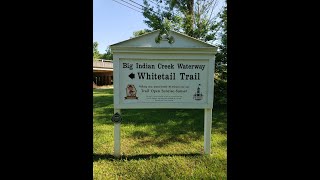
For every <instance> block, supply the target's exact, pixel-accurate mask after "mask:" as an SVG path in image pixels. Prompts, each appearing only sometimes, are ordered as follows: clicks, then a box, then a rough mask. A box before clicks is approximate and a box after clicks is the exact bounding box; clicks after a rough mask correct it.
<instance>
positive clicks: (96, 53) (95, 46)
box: [93, 42, 100, 59]
mask: <svg viewBox="0 0 320 180" xmlns="http://www.w3.org/2000/svg"><path fill="white" fill-rule="evenodd" d="M98 45H99V44H98V42H93V59H99V58H100V54H99V50H98Z"/></svg>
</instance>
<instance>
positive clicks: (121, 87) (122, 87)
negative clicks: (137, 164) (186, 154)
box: [110, 30, 217, 157]
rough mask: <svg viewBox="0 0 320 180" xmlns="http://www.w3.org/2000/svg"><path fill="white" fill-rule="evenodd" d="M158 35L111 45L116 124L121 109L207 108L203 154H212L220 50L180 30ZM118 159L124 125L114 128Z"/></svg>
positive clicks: (205, 111)
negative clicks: (121, 128)
mask: <svg viewBox="0 0 320 180" xmlns="http://www.w3.org/2000/svg"><path fill="white" fill-rule="evenodd" d="M159 33H160V31H159V30H157V31H153V32H151V33H149V34H145V35H142V36H139V37H136V38H132V39H129V40H126V41H122V42H119V43H116V44H113V45H111V46H110V47H111V51H112V52H113V68H114V69H113V80H114V81H113V82H114V83H113V86H114V88H113V92H114V112H115V115H114V117H113V121H114V122H120V121H121V116H119V115H120V114H119V113H120V110H121V109H145V108H154V109H158V108H166V109H170V108H175V109H187V108H191V109H204V153H205V154H210V150H211V144H210V143H211V127H212V108H213V97H214V96H213V93H214V92H213V89H214V88H213V86H214V83H213V81H214V55H215V54H216V50H217V48H216V47H214V46H212V45H210V44H207V43H204V42H202V41H199V40H196V39H194V38H192V37H189V36H186V35H184V34H180V33H178V32H175V31H170V32H169V35H168V34H167V35H165V36H161V37H168V38H167V39H166V38H163V39H162V40H160V41H158V39H157V37H159ZM155 39H157V41H155ZM114 156H115V157H120V123H115V125H114Z"/></svg>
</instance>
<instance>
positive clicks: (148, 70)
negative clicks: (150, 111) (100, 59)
mask: <svg viewBox="0 0 320 180" xmlns="http://www.w3.org/2000/svg"><path fill="white" fill-rule="evenodd" d="M115 67H116V68H117V69H114V71H115V72H119V73H120V74H119V81H118V83H119V91H118V96H119V102H118V103H117V105H116V106H117V107H118V108H121V109H123V108H134V109H138V108H193V109H194V108H198V109H203V108H212V103H213V81H212V78H210V77H213V68H214V67H213V61H210V60H209V59H207V60H192V59H181V60H176V59H173V60H169V59H132V58H131V59H120V60H119V66H115Z"/></svg>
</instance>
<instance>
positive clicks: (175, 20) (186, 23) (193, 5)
mask: <svg viewBox="0 0 320 180" xmlns="http://www.w3.org/2000/svg"><path fill="white" fill-rule="evenodd" d="M153 1H157V6H156V7H155V6H152V5H150V4H149V3H148V1H147V0H144V6H145V8H144V12H143V15H144V17H145V18H146V19H147V20H145V21H144V22H145V23H146V24H147V25H148V26H149V27H150V28H152V30H157V29H160V32H161V33H166V32H168V30H175V31H178V32H182V33H184V34H187V35H189V36H191V37H194V38H197V39H200V40H202V41H205V42H209V41H213V40H215V37H216V33H217V32H218V30H219V28H220V24H219V23H217V22H215V20H216V19H217V16H212V15H213V11H214V9H215V7H216V5H217V0H163V1H162V0H153ZM195 1H196V2H195ZM155 9H156V10H155Z"/></svg>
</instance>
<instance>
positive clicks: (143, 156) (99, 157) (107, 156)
mask: <svg viewBox="0 0 320 180" xmlns="http://www.w3.org/2000/svg"><path fill="white" fill-rule="evenodd" d="M172 156H181V157H197V156H202V154H200V153H190V154H139V155H132V156H130V155H128V156H126V155H122V156H120V158H116V157H114V156H113V155H111V154H93V161H94V162H95V161H98V160H108V161H114V160H120V161H121V160H126V161H131V160H148V159H154V158H159V157H172Z"/></svg>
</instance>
